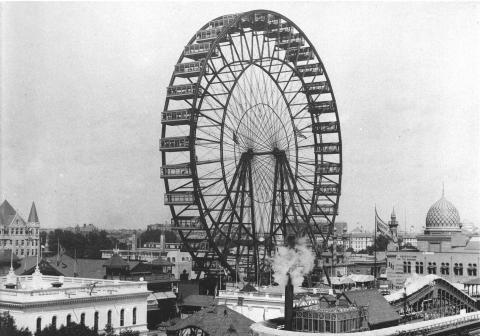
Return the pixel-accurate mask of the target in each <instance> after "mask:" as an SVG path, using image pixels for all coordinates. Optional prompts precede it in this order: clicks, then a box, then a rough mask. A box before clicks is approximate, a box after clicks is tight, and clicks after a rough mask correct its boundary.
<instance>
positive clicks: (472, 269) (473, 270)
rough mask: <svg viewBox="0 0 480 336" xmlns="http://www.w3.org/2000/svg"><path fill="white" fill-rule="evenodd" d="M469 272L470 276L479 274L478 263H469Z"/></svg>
mask: <svg viewBox="0 0 480 336" xmlns="http://www.w3.org/2000/svg"><path fill="white" fill-rule="evenodd" d="M467 274H468V275H469V276H477V264H468V268H467Z"/></svg>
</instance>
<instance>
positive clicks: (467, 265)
mask: <svg viewBox="0 0 480 336" xmlns="http://www.w3.org/2000/svg"><path fill="white" fill-rule="evenodd" d="M417 248H418V251H412V250H398V251H395V250H391V251H387V278H388V279H389V280H391V281H392V283H393V285H394V286H396V287H401V286H403V284H404V282H405V280H406V279H407V278H409V277H410V276H412V274H413V273H417V274H423V275H425V274H436V275H439V276H441V277H442V278H445V279H447V280H449V281H452V282H458V283H465V282H468V281H471V280H472V279H475V278H477V277H478V276H479V275H480V274H479V273H478V267H479V266H480V253H479V251H480V235H479V234H478V233H474V232H471V231H465V230H462V224H461V222H460V214H459V212H458V210H457V208H456V207H455V205H454V204H453V203H452V202H450V201H449V200H447V199H446V198H445V193H444V192H442V196H441V197H440V199H439V200H438V201H436V202H435V203H433V205H432V206H431V207H430V208H429V209H428V211H427V215H426V218H425V230H424V232H423V234H421V235H419V236H417Z"/></svg>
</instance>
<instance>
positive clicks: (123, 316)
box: [120, 309, 125, 327]
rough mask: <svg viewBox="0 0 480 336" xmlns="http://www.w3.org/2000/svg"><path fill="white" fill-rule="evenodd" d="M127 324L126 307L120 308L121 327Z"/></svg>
mask: <svg viewBox="0 0 480 336" xmlns="http://www.w3.org/2000/svg"><path fill="white" fill-rule="evenodd" d="M124 324H125V309H122V310H120V327H123V325H124Z"/></svg>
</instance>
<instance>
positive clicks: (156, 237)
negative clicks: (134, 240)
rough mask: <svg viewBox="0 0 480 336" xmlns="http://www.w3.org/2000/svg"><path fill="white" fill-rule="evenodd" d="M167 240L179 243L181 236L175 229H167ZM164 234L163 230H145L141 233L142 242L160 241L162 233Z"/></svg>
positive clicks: (167, 241)
mask: <svg viewBox="0 0 480 336" xmlns="http://www.w3.org/2000/svg"><path fill="white" fill-rule="evenodd" d="M164 232H165V242H166V243H178V242H180V238H179V237H178V236H177V234H176V233H175V232H174V231H170V230H165V231H164ZM161 234H162V230H148V231H144V232H142V233H141V234H140V237H139V239H140V242H141V243H142V244H143V243H151V242H160V235H161Z"/></svg>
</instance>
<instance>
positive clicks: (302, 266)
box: [272, 238, 315, 288]
mask: <svg viewBox="0 0 480 336" xmlns="http://www.w3.org/2000/svg"><path fill="white" fill-rule="evenodd" d="M314 262H315V257H314V255H313V253H312V251H311V250H310V248H308V246H307V240H306V239H305V238H300V239H298V240H297V242H296V243H295V247H294V248H293V249H292V248H288V247H285V246H280V247H278V249H277V253H276V254H275V257H274V258H273V262H272V267H273V271H274V272H275V273H274V274H273V278H274V279H275V282H276V283H278V284H279V285H280V286H281V287H285V286H286V284H287V282H288V276H287V274H288V273H290V276H291V278H292V284H293V287H296V288H298V287H300V286H301V285H302V282H303V277H304V275H307V274H308V273H310V271H311V270H312V269H313V266H314Z"/></svg>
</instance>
